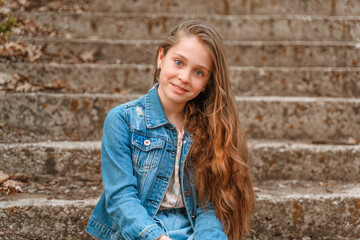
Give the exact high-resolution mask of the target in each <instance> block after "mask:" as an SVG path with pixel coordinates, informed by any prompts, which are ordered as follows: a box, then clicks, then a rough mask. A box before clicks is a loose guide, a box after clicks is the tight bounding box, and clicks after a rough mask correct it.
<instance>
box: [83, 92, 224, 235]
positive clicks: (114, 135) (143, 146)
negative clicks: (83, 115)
mask: <svg viewBox="0 0 360 240" xmlns="http://www.w3.org/2000/svg"><path fill="white" fill-rule="evenodd" d="M157 87H158V85H155V86H154V87H153V88H152V89H151V90H150V91H149V93H148V94H146V95H144V96H142V97H141V98H139V99H137V100H134V101H131V102H128V103H125V104H122V105H119V106H117V107H115V108H114V109H112V110H111V111H110V112H109V114H108V115H107V117H106V119H105V123H104V129H103V138H102V144H101V170H102V181H103V186H104V191H103V193H102V195H101V197H100V200H99V202H98V203H97V205H96V206H95V209H94V211H93V213H92V215H91V217H90V219H89V221H88V225H87V227H86V231H87V232H88V233H90V234H91V235H93V236H94V237H96V238H99V239H124V240H133V239H139V240H156V239H157V238H159V237H160V236H161V235H163V234H166V232H165V230H164V229H163V228H162V227H161V226H159V224H158V222H157V221H156V219H154V218H155V216H156V214H157V212H158V210H159V207H160V203H161V202H162V199H163V197H164V195H165V192H166V189H167V187H168V185H169V182H170V180H171V176H172V173H173V170H174V162H175V155H176V148H177V131H176V128H175V126H174V125H173V124H171V123H170V122H169V120H168V119H167V118H166V116H165V113H164V110H163V108H162V105H161V102H160V99H159V96H158V93H157ZM191 143H192V138H191V135H190V134H189V133H188V132H187V131H186V130H185V134H184V138H183V149H182V153H181V162H180V171H181V172H180V181H181V188H182V194H183V198H184V203H185V210H186V213H187V214H186V216H188V218H189V222H190V225H191V228H192V229H193V232H194V238H195V239H198V240H207V239H209V240H210V239H217V240H222V239H227V237H226V235H225V234H224V233H223V227H222V224H221V223H220V221H219V220H218V219H217V218H216V216H215V211H214V209H213V208H212V207H211V205H209V206H207V208H206V210H205V209H204V208H203V207H200V206H198V204H197V199H196V196H197V191H196V185H195V176H194V169H193V167H192V166H188V165H187V164H186V157H187V155H188V152H189V149H190V147H191ZM185 165H187V167H185Z"/></svg>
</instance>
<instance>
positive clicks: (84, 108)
mask: <svg viewBox="0 0 360 240" xmlns="http://www.w3.org/2000/svg"><path fill="white" fill-rule="evenodd" d="M137 97H139V95H136V94H89V93H84V94H71V93H58V94H57V93H41V92H39V93H5V94H4V93H2V94H0V100H1V102H2V105H0V119H2V121H3V123H4V124H5V126H6V125H7V126H9V127H15V128H20V129H24V130H25V129H26V130H30V131H35V132H40V133H44V134H47V135H49V136H54V137H56V136H63V137H65V136H68V135H70V134H76V135H77V136H79V138H80V139H82V140H99V139H100V137H101V134H102V130H101V129H102V125H103V121H104V120H105V117H106V114H107V112H108V111H109V110H110V109H111V108H113V107H115V106H117V105H118V104H121V103H124V102H127V101H130V100H132V99H135V98H137ZM236 101H237V106H238V109H239V110H240V119H241V121H242V125H243V128H244V130H245V132H246V134H247V136H248V137H250V138H256V139H259V138H261V139H298V140H316V141H318V140H329V141H333V140H335V141H336V140H341V139H347V138H349V137H352V138H354V139H360V122H359V121H360V118H359V117H358V116H359V109H360V100H359V99H357V98H311V97H275V96H274V97H237V98H236Z"/></svg>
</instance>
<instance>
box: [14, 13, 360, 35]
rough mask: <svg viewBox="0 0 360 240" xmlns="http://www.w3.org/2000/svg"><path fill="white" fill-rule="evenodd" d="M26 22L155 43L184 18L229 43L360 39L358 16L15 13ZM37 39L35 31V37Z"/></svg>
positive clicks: (67, 31)
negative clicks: (204, 24)
mask: <svg viewBox="0 0 360 240" xmlns="http://www.w3.org/2000/svg"><path fill="white" fill-rule="evenodd" d="M13 14H14V16H16V17H17V18H18V19H20V20H22V21H24V22H26V21H27V20H29V19H31V20H32V21H34V23H36V25H38V26H42V27H44V26H51V30H52V31H56V32H57V33H60V34H63V35H66V34H68V35H69V36H71V37H72V38H74V37H77V38H84V37H89V36H93V37H94V38H106V39H128V40H135V39H142V40H144V39H153V40H157V39H159V37H161V36H163V35H165V34H167V33H168V32H170V31H171V30H172V29H173V28H174V27H175V26H177V25H179V24H180V23H181V22H183V21H185V20H187V19H201V20H204V21H206V22H208V23H210V24H212V25H213V26H214V27H215V28H216V29H219V32H220V34H221V35H222V36H223V38H224V39H227V40H237V41H239V40H242V41H259V40H261V41H278V40H281V41H284V40H287V41H323V40H326V41H359V40H360V27H359V26H360V17H359V16H304V15H226V16H224V15H209V14H183V13H179V14H174V13H143V14H141V15H140V14H138V13H123V12H120V13H112V14H109V13H108V12H81V13H76V12H62V13H59V12H54V11H49V12H14V13H13ZM25 26H26V25H25ZM33 34H34V35H37V33H36V32H35V33H33ZM39 34H40V36H41V33H39Z"/></svg>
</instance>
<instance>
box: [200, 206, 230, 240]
mask: <svg viewBox="0 0 360 240" xmlns="http://www.w3.org/2000/svg"><path fill="white" fill-rule="evenodd" d="M194 239H195V240H212V239H217V240H227V239H228V238H227V236H226V234H225V233H224V231H223V226H222V224H221V222H220V220H219V219H218V218H217V217H216V215H215V209H214V208H213V207H212V205H211V204H208V206H207V207H206V209H205V208H204V207H203V206H198V207H197V209H196V218H195V228H194Z"/></svg>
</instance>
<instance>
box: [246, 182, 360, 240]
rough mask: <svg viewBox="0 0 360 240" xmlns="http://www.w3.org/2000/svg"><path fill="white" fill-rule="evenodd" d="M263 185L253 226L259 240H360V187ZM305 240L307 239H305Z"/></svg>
mask: <svg viewBox="0 0 360 240" xmlns="http://www.w3.org/2000/svg"><path fill="white" fill-rule="evenodd" d="M269 184H271V186H278V187H273V190H265V189H263V188H262V187H261V186H260V192H258V193H257V196H258V198H257V207H256V208H257V210H256V212H255V215H254V218H253V222H252V223H253V224H252V227H253V229H254V230H255V234H254V235H255V236H256V238H257V239H304V237H308V238H310V239H336V237H337V236H338V237H339V236H340V237H345V238H346V239H358V238H359V237H360V217H359V213H360V188H359V187H360V186H359V185H358V184H357V185H344V186H340V185H337V186H335V187H320V186H313V187H308V186H306V185H305V186H304V185H301V184H300V186H297V187H296V184H294V185H292V184H286V183H285V184H281V183H276V182H270V183H269ZM305 239H306V238H305Z"/></svg>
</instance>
